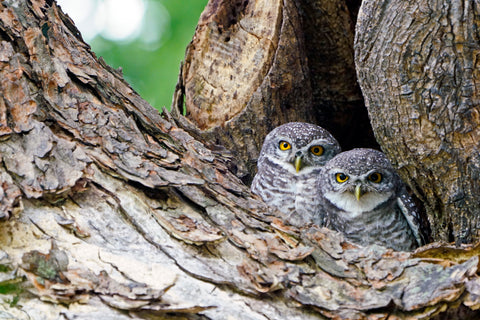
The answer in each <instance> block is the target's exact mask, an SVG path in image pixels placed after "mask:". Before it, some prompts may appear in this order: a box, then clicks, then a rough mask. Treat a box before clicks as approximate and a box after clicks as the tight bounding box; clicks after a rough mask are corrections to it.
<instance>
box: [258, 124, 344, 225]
mask: <svg viewBox="0 0 480 320" xmlns="http://www.w3.org/2000/svg"><path fill="white" fill-rule="evenodd" d="M339 152H340V146H339V144H338V142H337V140H335V138H334V137H333V136H332V135H331V134H330V133H329V132H328V131H326V130H325V129H323V128H321V127H319V126H317V125H313V124H309V123H303V122H291V123H287V124H284V125H281V126H279V127H277V128H275V129H274V130H272V131H271V132H270V133H269V134H268V135H267V137H266V138H265V141H264V143H263V146H262V150H261V151H260V156H259V158H258V163H257V168H258V171H257V174H256V175H255V177H254V179H253V182H252V192H253V193H255V194H258V195H259V196H260V197H262V199H263V200H264V201H265V202H266V203H267V204H268V205H269V206H271V207H274V208H276V209H278V210H280V211H281V212H283V213H284V214H286V219H287V221H288V222H289V223H290V224H292V225H296V226H303V225H305V224H308V223H315V224H319V225H321V224H323V216H322V215H321V214H320V211H319V210H318V199H319V198H318V189H317V188H318V185H317V184H316V179H317V176H318V174H319V171H320V169H321V168H322V166H323V165H324V164H325V163H326V162H327V161H328V160H329V159H331V158H333V156H335V155H336V154H337V153H339Z"/></svg>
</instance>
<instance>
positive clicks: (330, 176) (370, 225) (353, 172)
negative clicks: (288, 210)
mask: <svg viewBox="0 0 480 320" xmlns="http://www.w3.org/2000/svg"><path fill="white" fill-rule="evenodd" d="M318 185H319V187H318V188H319V189H320V195H321V197H322V200H321V201H320V203H321V205H322V206H323V210H324V211H325V214H326V221H325V224H326V226H327V227H328V228H330V229H333V230H337V231H340V232H342V233H343V234H344V235H345V237H346V238H347V239H348V240H350V241H352V242H354V243H358V244H360V245H371V244H378V245H382V246H386V247H389V248H393V249H395V250H400V251H410V250H413V249H415V248H416V247H418V246H419V245H421V244H422V240H421V236H420V230H419V227H418V220H417V218H418V213H417V212H416V210H415V207H414V205H413V201H412V200H411V198H410V196H409V195H408V193H407V191H406V189H405V185H404V183H403V182H402V181H401V180H400V177H399V176H398V174H397V173H396V171H395V170H394V168H393V167H392V166H391V164H390V162H389V161H388V159H387V158H386V156H385V155H384V154H383V153H382V152H380V151H376V150H373V149H354V150H351V151H347V152H342V153H340V154H338V155H337V156H335V157H334V158H333V159H331V160H329V161H328V162H327V164H326V165H325V167H324V168H323V170H322V173H321V174H320V175H319V178H318Z"/></svg>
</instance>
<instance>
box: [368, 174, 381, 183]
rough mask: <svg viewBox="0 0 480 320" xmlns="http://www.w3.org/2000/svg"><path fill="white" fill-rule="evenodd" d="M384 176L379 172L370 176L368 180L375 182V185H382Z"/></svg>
mask: <svg viewBox="0 0 480 320" xmlns="http://www.w3.org/2000/svg"><path fill="white" fill-rule="evenodd" d="M382 178H383V176H382V174H381V173H378V172H374V173H371V174H370V175H369V176H368V180H370V181H372V182H374V183H380V182H382Z"/></svg>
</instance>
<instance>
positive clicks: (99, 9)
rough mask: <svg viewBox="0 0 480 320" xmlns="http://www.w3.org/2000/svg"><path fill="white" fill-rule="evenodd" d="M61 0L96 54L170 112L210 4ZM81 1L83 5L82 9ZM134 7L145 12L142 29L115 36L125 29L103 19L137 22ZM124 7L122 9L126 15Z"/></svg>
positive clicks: (203, 0)
mask: <svg viewBox="0 0 480 320" xmlns="http://www.w3.org/2000/svg"><path fill="white" fill-rule="evenodd" d="M58 2H59V4H60V6H62V8H63V9H64V11H65V12H66V13H67V14H69V15H70V17H72V19H73V20H74V22H75V24H76V26H77V27H78V28H79V29H80V32H82V35H84V38H85V40H86V41H87V42H88V43H89V44H90V46H91V47H92V50H93V51H94V52H95V53H96V55H97V56H102V57H103V58H104V59H105V61H106V62H107V63H108V64H109V65H110V66H112V67H113V68H119V67H121V68H122V69H123V74H124V77H125V79H126V80H127V81H128V82H129V83H130V84H131V86H132V87H133V88H134V89H135V90H136V91H137V92H138V93H139V94H140V95H141V96H142V97H143V98H144V99H145V100H147V101H148V102H149V103H150V104H151V105H152V106H153V107H155V108H157V109H159V110H160V109H161V108H162V107H164V106H165V107H167V108H170V104H171V102H172V96H173V91H174V89H175V84H176V82H177V78H178V73H179V70H180V62H181V61H182V60H183V58H184V55H185V49H186V47H187V45H188V43H189V42H190V40H191V39H192V37H193V34H194V32H195V27H196V25H197V22H198V19H199V17H200V14H201V12H202V11H203V9H204V8H205V6H206V4H207V2H208V1H207V0H137V1H131V0H129V1H127V0H125V1H119V0H90V1H85V2H78V0H71V3H69V1H68V0H58ZM87 2H88V4H87ZM79 3H80V4H81V3H83V4H84V6H83V7H78V6H79ZM135 3H137V4H138V3H139V4H140V5H141V7H142V8H143V9H142V10H141V11H140V12H143V17H142V19H141V22H140V24H141V25H140V26H139V28H138V30H137V31H136V32H135V33H133V34H130V35H129V36H128V37H126V38H124V39H118V38H119V37H117V38H115V37H113V36H111V34H112V33H115V31H119V30H118V29H121V27H122V25H118V21H117V24H115V23H109V21H105V20H108V19H110V20H112V17H113V19H114V18H117V20H118V19H120V21H121V23H125V24H127V23H129V22H133V21H134V20H135V21H136V19H137V18H136V17H135V14H137V13H138V11H139V10H136V8H133V7H132V6H134V5H135ZM87 6H88V8H87V9H88V10H90V11H87V13H85V12H83V10H84V9H85V11H86V10H87V9H86V7H87ZM121 6H124V8H123V11H121V9H122V8H120V7H121ZM69 10H70V11H69ZM128 10H130V11H128ZM81 11H82V12H81ZM76 15H77V16H78V18H77V19H76ZM129 15H130V17H131V19H129ZM121 16H122V17H121ZM81 19H83V20H84V21H83V22H82V21H81ZM137 24H138V23H137ZM82 28H83V30H82ZM95 28H96V30H95V31H92V30H93V29H95ZM108 28H110V29H108ZM115 28H116V29H115ZM89 37H92V38H91V39H89Z"/></svg>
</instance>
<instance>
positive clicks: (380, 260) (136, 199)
mask: <svg viewBox="0 0 480 320" xmlns="http://www.w3.org/2000/svg"><path fill="white" fill-rule="evenodd" d="M259 3H260V2H259ZM282 5H284V4H282ZM285 6H287V5H286V4H285ZM210 9H211V8H210ZM210 9H209V10H210ZM228 12H232V11H228ZM233 12H236V11H233ZM306 13H307V12H305V13H304V14H306ZM204 16H205V14H204ZM251 16H255V17H256V16H257V15H256V14H254V12H252V13H251ZM242 17H245V16H243V15H242ZM262 17H264V18H265V19H266V18H267V17H272V16H269V15H267V16H262ZM240 20H241V17H239V21H240ZM226 21H227V22H228V21H230V20H226ZM253 25H255V24H253ZM296 31H297V32H299V33H298V34H299V35H300V34H301V30H296ZM279 37H280V38H281V35H279ZM202 48H203V47H202ZM0 49H1V50H0V66H1V67H0V93H1V94H0V123H1V126H0V128H1V130H0V131H1V133H0V134H1V138H2V139H0V155H1V159H2V161H1V165H0V181H1V184H0V186H1V190H2V191H3V192H2V193H1V195H2V196H1V198H0V204H1V209H2V213H3V215H4V220H3V221H2V222H1V224H0V228H2V232H1V233H0V234H1V236H0V243H1V245H2V246H1V248H2V251H1V252H0V253H1V254H0V275H1V279H0V292H1V294H0V315H1V317H3V318H16V319H32V318H33V319H39V318H41V319H58V318H66V319H82V318H83V319H94V318H98V319H131V318H134V319H152V318H161V319H166V318H168V319H226V318H229V317H238V318H241V319H324V318H337V319H367V318H368V319H385V318H389V319H395V318H405V317H411V318H424V319H427V318H432V317H434V316H436V315H439V316H440V317H442V316H450V315H452V314H462V316H463V319H468V317H471V318H472V319H474V317H478V312H476V311H475V310H477V309H478V308H480V298H479V297H480V277H479V276H478V275H477V268H478V263H479V260H478V254H479V250H480V249H479V247H467V246H464V247H462V248H452V247H448V246H441V245H439V244H433V245H430V247H425V248H421V249H419V250H418V251H417V252H415V253H405V252H393V251H392V250H387V249H385V248H381V247H377V246H373V247H366V248H361V247H357V246H355V245H353V244H350V243H347V242H346V241H344V240H343V237H342V236H341V235H340V234H338V233H335V232H332V231H329V230H327V229H322V228H318V227H315V226H306V227H305V228H300V229H299V228H294V227H291V226H288V225H287V224H285V223H284V222H282V219H281V218H282V217H281V216H280V215H279V214H278V213H276V212H270V211H269V210H268V209H267V208H266V207H265V205H264V204H263V203H262V202H261V201H259V200H258V198H256V197H254V196H252V195H251V194H250V192H249V188H248V186H246V185H244V184H243V183H242V182H241V181H240V180H239V179H238V178H237V177H236V176H235V175H234V174H232V173H231V171H230V170H229V166H231V164H232V163H233V162H234V161H233V159H231V158H230V157H229V155H228V154H227V153H226V151H224V150H222V149H209V148H207V147H206V143H207V142H208V141H200V140H198V139H194V138H193V137H192V136H191V135H189V134H188V133H187V132H186V131H185V130H183V129H181V128H179V127H178V126H177V124H176V123H182V124H183V123H184V122H186V121H187V118H183V117H178V118H177V119H174V118H173V117H172V116H171V115H170V114H169V113H168V112H165V113H164V114H163V115H160V114H158V112H157V111H156V110H154V109H153V108H152V107H151V106H149V105H148V104H147V103H146V102H145V101H144V100H142V99H141V98H140V97H139V96H138V95H137V94H136V93H135V92H134V91H133V90H132V89H131V88H130V87H129V86H128V84H127V83H126V82H125V81H124V80H123V78H122V75H121V74H120V72H119V71H116V70H113V69H112V68H110V67H108V66H107V65H105V63H103V62H102V60H101V59H97V58H96V57H95V55H94V54H93V53H92V52H91V51H90V48H89V47H88V45H86V44H85V43H84V42H83V40H82V38H81V36H80V34H79V32H78V30H77V29H76V28H75V26H74V25H73V23H72V21H71V20H70V19H69V18H68V17H66V16H65V15H64V14H63V13H62V12H61V11H60V9H59V8H58V7H57V5H56V3H55V2H54V1H42V0H38V1H31V2H26V1H25V2H23V1H16V2H15V1H4V2H2V3H1V4H0ZM198 50H204V49H198ZM245 50H246V51H249V50H256V49H255V48H253V47H249V46H246V47H245ZM187 61H188V59H187ZM247 61H248V60H247ZM245 64H248V62H245ZM217 66H218V65H217ZM215 67H216V66H215V65H212V68H213V69H214V68H215ZM290 76H291V77H293V76H294V74H293V75H290ZM299 76H301V75H299ZM249 79H250V78H249ZM242 87H243V86H242ZM267 89H268V88H267V87H265V88H263V89H262V90H267ZM256 92H257V91H256ZM252 95H253V93H252ZM219 99H220V98H219ZM186 101H188V99H186ZM186 108H187V109H188V108H189V104H188V102H187V105H186ZM255 130H258V128H255ZM199 136H201V135H199ZM8 216H10V217H9V219H7V217H8Z"/></svg>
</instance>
